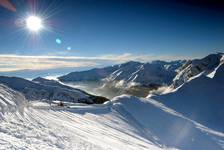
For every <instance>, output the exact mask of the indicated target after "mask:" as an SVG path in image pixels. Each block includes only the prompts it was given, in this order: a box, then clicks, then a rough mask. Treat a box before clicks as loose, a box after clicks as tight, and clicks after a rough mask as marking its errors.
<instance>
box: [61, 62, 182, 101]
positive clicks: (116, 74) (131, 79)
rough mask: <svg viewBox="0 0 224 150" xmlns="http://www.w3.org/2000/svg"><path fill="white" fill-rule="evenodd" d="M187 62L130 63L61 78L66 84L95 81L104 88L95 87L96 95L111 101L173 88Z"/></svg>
mask: <svg viewBox="0 0 224 150" xmlns="http://www.w3.org/2000/svg"><path fill="white" fill-rule="evenodd" d="M184 62H185V61H171V62H165V61H153V62H151V63H140V62H134V61H130V62H127V63H123V64H120V65H114V66H110V67H105V68H99V69H92V70H88V71H82V72H72V73H70V74H68V75H65V76H61V77H59V78H58V79H59V80H60V81H62V82H66V83H68V82H70V83H71V82H77V81H82V82H93V81H94V82H96V84H95V85H101V86H99V87H98V86H96V87H94V89H95V90H94V93H108V94H107V96H108V97H109V98H111V97H114V96H117V95H120V94H132V95H136V96H140V97H145V96H147V95H148V93H149V91H150V90H155V89H157V88H158V87H160V86H162V85H170V84H171V83H172V80H173V78H174V77H175V76H176V74H177V72H176V70H177V69H178V68H179V67H180V66H182V65H183V63H184ZM99 83H100V84H99ZM74 84H80V83H74ZM81 87H82V86H81ZM85 89H88V88H85Z"/></svg>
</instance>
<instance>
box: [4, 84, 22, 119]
mask: <svg viewBox="0 0 224 150" xmlns="http://www.w3.org/2000/svg"><path fill="white" fill-rule="evenodd" d="M25 104H26V99H25V97H24V96H23V95H22V94H20V93H19V92H16V91H14V90H12V89H10V88H8V87H7V86H5V85H2V84H0V117H1V118H2V117H3V115H4V114H5V113H8V112H16V111H17V112H19V113H23V109H24V106H25Z"/></svg>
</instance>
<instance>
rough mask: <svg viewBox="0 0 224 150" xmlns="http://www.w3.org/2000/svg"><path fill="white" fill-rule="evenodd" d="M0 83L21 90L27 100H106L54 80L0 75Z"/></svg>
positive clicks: (101, 101) (85, 101) (95, 101)
mask: <svg viewBox="0 0 224 150" xmlns="http://www.w3.org/2000/svg"><path fill="white" fill-rule="evenodd" d="M36 81H37V80H36ZM39 81H41V80H39ZM45 81H46V80H45ZM0 83H1V84H4V85H7V86H8V87H10V88H12V89H14V90H16V91H19V92H21V93H22V94H24V96H25V97H26V98H27V99H29V100H47V101H53V100H58V101H65V102H74V103H88V104H93V103H103V102H105V101H106V100H107V99H105V98H104V99H103V97H95V96H93V95H89V94H88V93H86V92H83V91H81V90H77V89H74V88H71V87H67V86H64V85H60V83H57V82H56V81H49V82H46V83H45V82H42V83H37V82H33V81H29V80H25V79H23V78H18V77H5V76H0ZM98 98H100V99H98Z"/></svg>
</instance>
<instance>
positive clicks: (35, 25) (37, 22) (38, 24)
mask: <svg viewBox="0 0 224 150" xmlns="http://www.w3.org/2000/svg"><path fill="white" fill-rule="evenodd" d="M26 27H27V28H28V29H29V30H30V31H32V32H38V31H40V30H41V29H42V28H43V22H42V19H41V18H40V17H38V16H29V17H28V18H27V19H26Z"/></svg>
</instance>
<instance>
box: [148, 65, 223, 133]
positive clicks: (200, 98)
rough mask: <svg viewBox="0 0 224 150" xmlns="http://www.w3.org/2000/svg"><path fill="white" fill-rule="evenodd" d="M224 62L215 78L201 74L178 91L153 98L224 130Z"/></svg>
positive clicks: (201, 121) (210, 125)
mask: <svg viewBox="0 0 224 150" xmlns="http://www.w3.org/2000/svg"><path fill="white" fill-rule="evenodd" d="M223 75H224V64H222V65H220V66H219V68H218V69H217V70H216V74H215V76H214V78H209V77H207V76H205V75H200V76H198V77H196V78H194V79H192V80H190V81H188V82H187V83H185V84H183V85H182V86H181V87H180V88H178V89H177V90H176V91H174V92H171V93H168V94H164V95H159V96H154V97H152V98H154V99H156V100H158V101H160V102H162V103H164V104H165V105H167V106H168V107H170V108H173V109H174V110H176V111H178V112H180V113H183V114H184V115H186V116H187V117H189V118H191V119H193V120H196V121H198V122H200V123H202V124H203V125H206V126H208V127H211V128H213V129H216V130H220V131H222V132H224V128H223V127H224V118H223V114H224V109H223V108H224V99H223V97H224V92H223V91H224V84H223V83H224V76H223Z"/></svg>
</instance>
